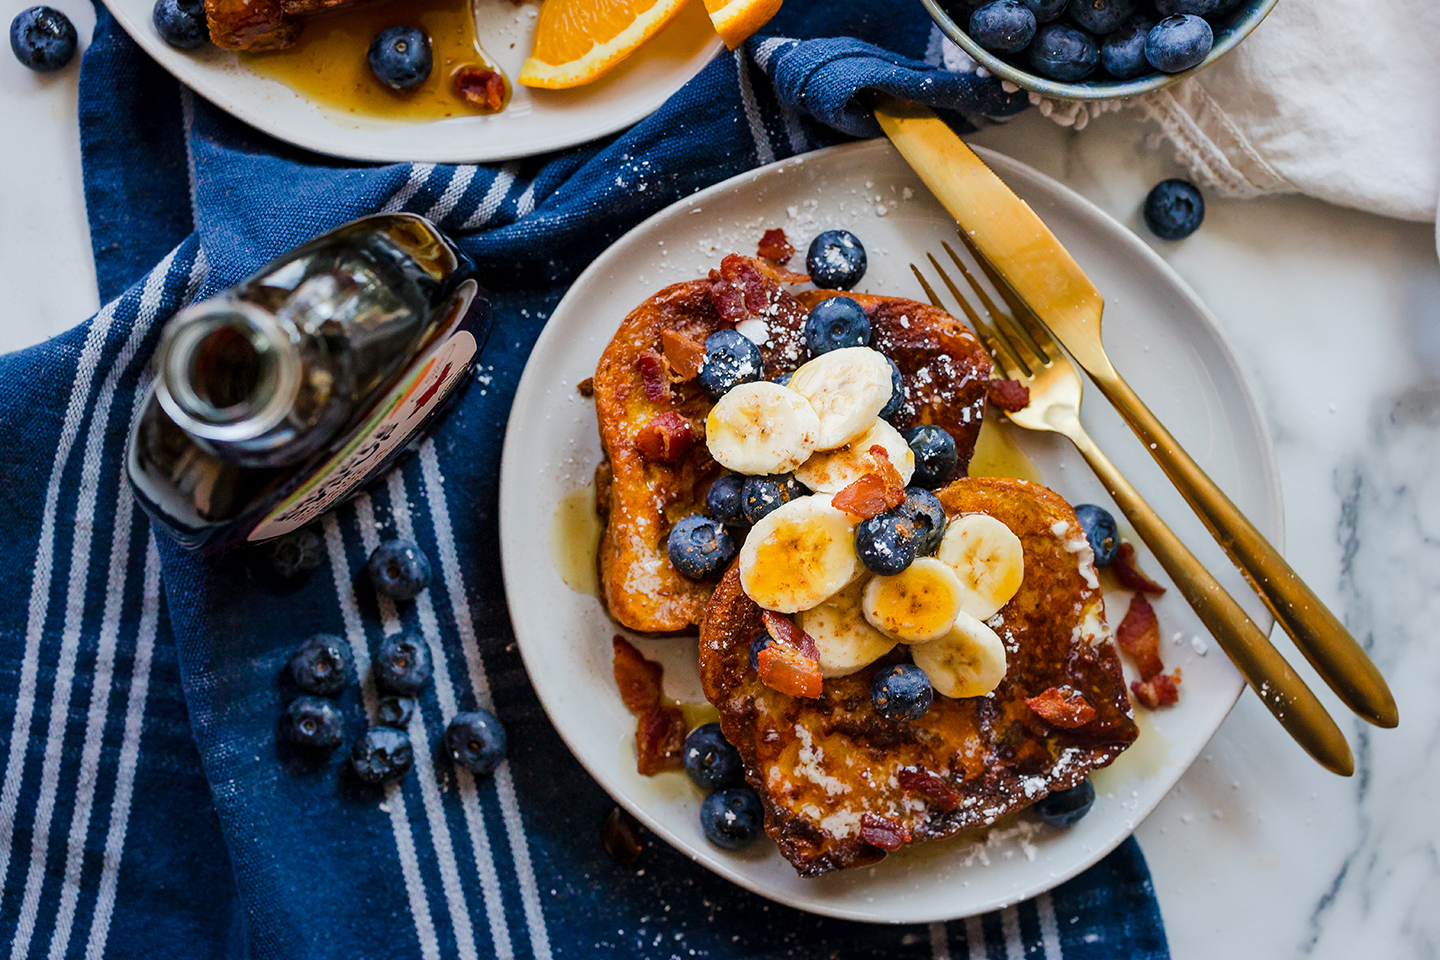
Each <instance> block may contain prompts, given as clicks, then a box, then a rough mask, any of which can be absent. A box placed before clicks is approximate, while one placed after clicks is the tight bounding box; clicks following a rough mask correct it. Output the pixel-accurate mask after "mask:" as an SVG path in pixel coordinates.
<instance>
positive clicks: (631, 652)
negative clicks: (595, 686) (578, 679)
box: [611, 633, 665, 716]
mask: <svg viewBox="0 0 1440 960" xmlns="http://www.w3.org/2000/svg"><path fill="white" fill-rule="evenodd" d="M611 642H612V644H613V645H614V647H615V662H614V665H613V669H614V671H615V683H616V684H617V685H618V686H619V687H620V699H621V700H623V701H624V702H625V709H626V710H629V711H630V712H631V713H633V714H635V715H636V716H640V715H642V714H645V713H648V712H649V711H650V710H653V709H654V708H656V707H658V706H660V682H661V679H662V678H663V677H664V675H665V668H664V667H662V666H660V664H658V663H655V662H654V661H652V660H646V659H645V655H644V654H642V653H641V652H640V651H639V650H636V649H635V645H634V644H633V643H631V642H630V641H629V640H626V639H625V638H624V637H622V636H620V634H618V633H617V634H615V639H614V640H613V641H611Z"/></svg>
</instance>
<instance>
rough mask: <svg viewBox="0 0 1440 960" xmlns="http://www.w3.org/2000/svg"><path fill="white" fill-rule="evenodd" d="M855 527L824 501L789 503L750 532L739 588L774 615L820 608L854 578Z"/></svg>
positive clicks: (820, 497)
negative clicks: (742, 588) (774, 613)
mask: <svg viewBox="0 0 1440 960" xmlns="http://www.w3.org/2000/svg"><path fill="white" fill-rule="evenodd" d="M727 396H728V394H727ZM854 527H855V524H854V520H853V519H852V518H851V517H850V515H849V514H847V513H845V512H844V511H842V510H837V509H835V507H834V506H832V505H831V503H830V498H829V497H828V496H825V495H823V494H821V495H816V496H810V497H798V498H796V499H794V500H791V501H790V502H789V503H787V504H784V505H783V506H781V507H778V508H776V509H775V510H774V511H773V512H771V513H768V514H766V515H765V516H764V517H762V518H761V519H760V521H759V522H758V523H756V524H755V526H754V527H752V528H751V529H750V534H749V536H747V537H746V538H745V545H744V546H743V547H741V548H740V585H741V586H742V587H744V589H745V593H746V594H747V595H748V596H749V597H750V599H751V600H754V601H755V602H756V603H758V604H759V605H760V606H762V607H764V608H765V609H766V610H774V611H775V612H776V613H799V612H800V611H801V610H809V609H811V608H813V607H818V606H819V605H820V604H821V603H823V602H825V601H826V600H827V599H829V598H830V597H831V596H833V595H834V594H835V593H836V592H838V591H839V590H840V588H841V587H843V586H845V585H846V584H847V583H849V582H850V581H851V580H853V579H854V578H855V572H856V568H857V567H858V566H859V565H860V559H859V558H858V557H857V556H856V555H855V532H854Z"/></svg>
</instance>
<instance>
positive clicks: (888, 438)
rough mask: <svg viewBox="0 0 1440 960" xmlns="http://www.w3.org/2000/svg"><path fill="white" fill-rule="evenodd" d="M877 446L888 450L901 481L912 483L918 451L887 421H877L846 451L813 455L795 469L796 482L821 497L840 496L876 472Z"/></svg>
mask: <svg viewBox="0 0 1440 960" xmlns="http://www.w3.org/2000/svg"><path fill="white" fill-rule="evenodd" d="M874 446H880V447H884V448H885V454H886V456H888V457H889V458H890V462H891V463H892V464H894V465H895V469H896V470H899V471H900V478H901V479H902V480H904V481H905V482H906V483H909V482H910V477H911V476H912V475H913V474H914V473H915V451H913V450H911V449H910V444H908V443H906V442H905V438H904V437H902V436H900V431H899V430H896V429H895V428H894V427H892V426H890V424H888V423H886V422H885V421H884V420H876V421H875V422H874V423H873V424H872V425H871V426H870V429H869V430H867V431H865V432H864V433H862V434H860V436H859V437H857V438H856V439H854V440H851V441H850V442H849V443H847V444H846V445H845V446H843V447H840V448H838V449H835V450H825V451H822V452H820V453H812V454H811V455H810V459H809V460H806V461H805V462H804V463H802V464H801V465H800V466H798V467H796V468H795V479H796V480H799V481H800V482H801V483H803V484H805V486H807V487H809V488H810V489H811V490H817V491H819V492H820V493H839V492H840V491H841V490H843V489H845V487H846V486H848V485H849V484H851V483H854V482H855V481H856V480H859V479H860V478H861V477H862V476H864V475H865V474H867V473H870V472H872V471H873V470H874V469H875V458H874V457H872V456H870V448H871V447H874Z"/></svg>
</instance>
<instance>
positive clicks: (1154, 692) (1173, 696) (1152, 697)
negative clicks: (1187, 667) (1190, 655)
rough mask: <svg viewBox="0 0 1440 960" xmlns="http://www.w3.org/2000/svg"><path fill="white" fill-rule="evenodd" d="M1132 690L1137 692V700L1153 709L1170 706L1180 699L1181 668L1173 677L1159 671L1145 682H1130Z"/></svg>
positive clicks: (1177, 669) (1134, 692)
mask: <svg viewBox="0 0 1440 960" xmlns="http://www.w3.org/2000/svg"><path fill="white" fill-rule="evenodd" d="M1130 692H1131V693H1133V694H1135V699H1136V700H1139V701H1140V702H1141V703H1142V704H1144V705H1145V706H1146V707H1149V708H1150V709H1151V710H1154V709H1156V708H1157V707H1168V706H1170V705H1171V704H1172V703H1176V702H1178V701H1179V699H1180V669H1179V668H1178V667H1177V668H1176V669H1175V675H1174V676H1173V677H1172V676H1171V675H1170V674H1168V673H1157V674H1156V675H1155V676H1153V677H1151V678H1150V679H1149V680H1146V681H1145V682H1144V683H1141V682H1140V681H1139V680H1133V681H1131V683H1130Z"/></svg>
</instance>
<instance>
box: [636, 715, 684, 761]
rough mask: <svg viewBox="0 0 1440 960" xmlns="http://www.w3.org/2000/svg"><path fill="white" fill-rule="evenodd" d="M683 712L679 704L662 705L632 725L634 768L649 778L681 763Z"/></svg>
mask: <svg viewBox="0 0 1440 960" xmlns="http://www.w3.org/2000/svg"><path fill="white" fill-rule="evenodd" d="M684 750H685V715H684V714H682V713H681V712H680V708H679V707H672V706H669V705H662V706H658V707H655V708H654V709H652V710H651V711H650V712H649V713H647V714H645V715H644V716H643V717H641V718H640V720H639V722H638V723H637V724H636V726H635V754H636V762H635V768H636V769H637V770H639V771H640V773H641V775H642V776H646V777H650V776H654V775H655V774H657V773H659V772H660V771H662V770H675V769H678V768H679V767H681V766H684V759H683V757H684Z"/></svg>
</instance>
